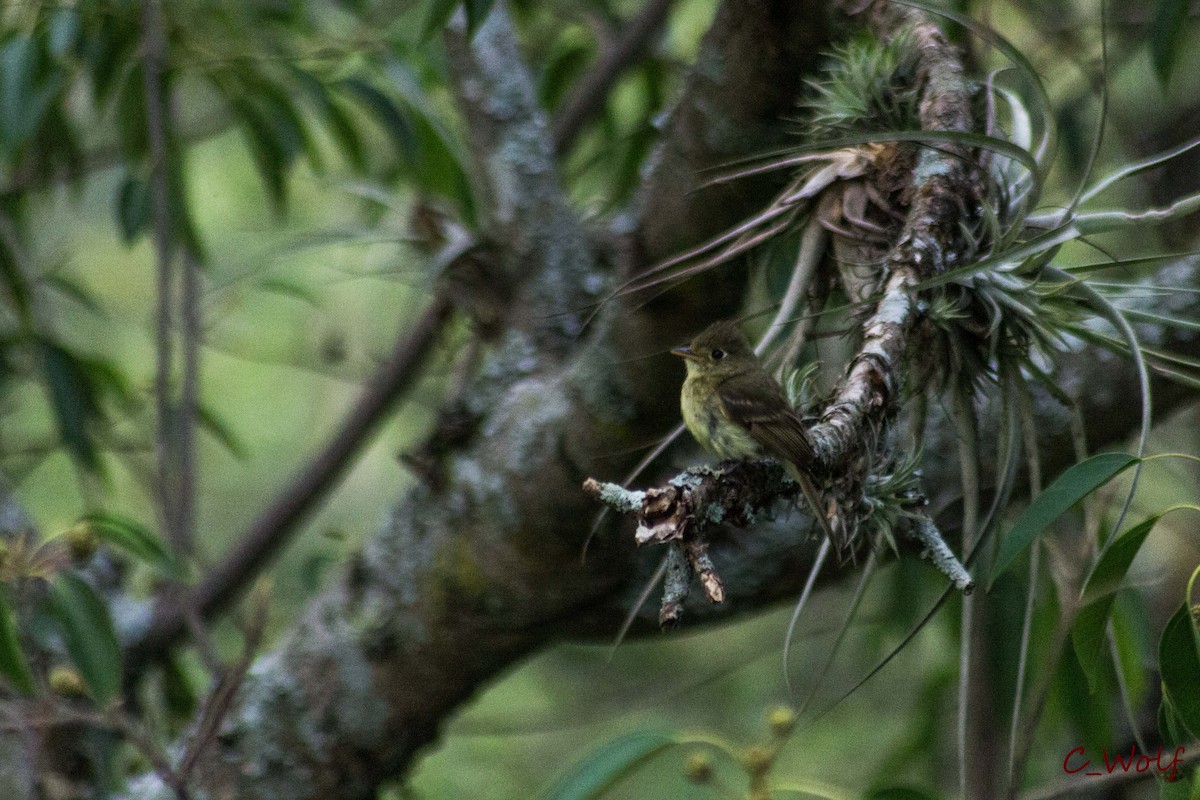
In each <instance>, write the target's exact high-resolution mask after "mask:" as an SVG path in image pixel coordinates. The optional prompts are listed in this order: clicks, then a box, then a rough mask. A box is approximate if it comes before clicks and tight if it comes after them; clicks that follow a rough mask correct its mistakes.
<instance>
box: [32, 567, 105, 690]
mask: <svg viewBox="0 0 1200 800" xmlns="http://www.w3.org/2000/svg"><path fill="white" fill-rule="evenodd" d="M50 610H51V613H52V614H53V615H54V618H55V619H56V620H57V621H58V623H59V625H60V627H61V630H62V635H63V643H64V644H65V645H66V647H67V653H68V654H69V655H70V656H71V661H73V662H74V664H75V666H76V667H77V668H78V669H79V674H80V675H82V676H83V679H84V681H85V682H87V685H88V688H89V689H90V690H91V693H92V697H93V698H94V699H95V700H96V702H97V703H99V704H100V705H105V704H107V703H108V702H109V701H110V700H112V699H113V698H114V697H116V696H117V693H118V692H119V691H120V689H121V646H120V644H119V643H118V642H117V634H116V631H115V630H114V629H113V623H112V618H111V617H109V615H108V609H106V608H105V607H104V604H103V603H102V602H100V598H99V597H97V596H96V593H95V592H94V591H92V587H91V586H89V585H88V584H87V583H85V582H84V581H83V579H82V578H80V577H78V576H77V575H72V574H71V573H63V574H62V575H60V576H59V577H58V579H57V580H55V581H54V582H53V583H52V584H51V585H50Z"/></svg>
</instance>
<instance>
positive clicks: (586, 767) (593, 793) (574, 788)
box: [546, 731, 676, 800]
mask: <svg viewBox="0 0 1200 800" xmlns="http://www.w3.org/2000/svg"><path fill="white" fill-rule="evenodd" d="M675 743H676V738H675V737H674V736H672V735H670V734H665V733H660V732H655V731H637V732H635V733H630V734H627V735H625V736H621V737H619V738H617V739H614V740H612V741H611V742H609V743H608V744H605V745H602V746H601V747H598V748H596V749H595V750H593V751H592V752H591V753H589V754H587V755H586V756H585V757H584V758H583V759H582V760H581V761H580V762H579V763H577V764H576V765H575V766H574V768H573V769H572V770H571V772H570V773H569V774H568V775H567V776H566V777H564V778H563V779H562V780H560V781H559V782H558V783H557V784H556V785H555V786H554V788H553V789H551V790H550V792H549V794H547V795H546V800H590V799H591V798H596V797H599V796H600V795H601V794H603V793H604V792H605V791H607V790H608V789H610V788H612V786H614V785H615V784H616V783H617V781H619V780H621V779H622V778H624V777H625V776H626V775H629V774H630V773H631V772H633V770H634V769H636V768H637V767H638V766H640V765H641V764H643V763H645V762H646V761H647V760H648V759H650V758H652V757H653V756H656V755H658V754H659V753H661V752H662V751H664V750H666V749H667V748H668V747H671V746H672V745H674V744H675Z"/></svg>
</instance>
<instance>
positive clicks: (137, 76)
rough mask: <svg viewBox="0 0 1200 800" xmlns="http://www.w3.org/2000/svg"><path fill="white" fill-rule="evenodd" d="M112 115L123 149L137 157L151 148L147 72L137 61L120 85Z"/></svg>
mask: <svg viewBox="0 0 1200 800" xmlns="http://www.w3.org/2000/svg"><path fill="white" fill-rule="evenodd" d="M113 119H114V121H115V122H116V124H117V133H118V134H119V139H120V142H121V153H122V154H123V155H124V156H125V158H126V159H127V160H128V161H137V160H139V159H141V158H143V157H145V156H146V155H147V154H148V153H149V152H150V129H149V122H148V121H147V120H148V119H149V117H148V116H147V112H146V76H145V70H144V69H143V67H142V65H141V63H138V64H137V65H136V66H134V67H133V68H132V69H131V70H129V74H128V75H126V76H125V80H124V81H123V82H122V83H121V85H120V87H119V88H118V89H117V99H116V109H115V112H114V114H113Z"/></svg>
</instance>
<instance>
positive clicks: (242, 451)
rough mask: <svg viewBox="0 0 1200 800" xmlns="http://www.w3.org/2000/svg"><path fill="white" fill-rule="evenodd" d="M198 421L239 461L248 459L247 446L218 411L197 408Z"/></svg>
mask: <svg viewBox="0 0 1200 800" xmlns="http://www.w3.org/2000/svg"><path fill="white" fill-rule="evenodd" d="M196 421H197V422H198V423H200V427H201V428H203V429H204V430H206V431H208V433H209V435H211V436H212V437H213V438H214V439H216V440H217V441H218V442H220V443H221V444H222V445H224V446H225V449H226V450H228V451H229V452H230V454H231V455H233V457H234V458H236V459H237V460H238V461H243V460H245V458H246V446H245V445H244V444H243V443H242V440H241V439H239V438H238V437H237V434H235V433H234V432H233V428H231V427H230V426H229V423H227V422H226V421H225V420H224V419H223V418H222V417H221V416H220V415H219V414H218V413H217V412H216V411H214V410H213V409H211V408H209V407H208V406H206V405H198V406H197V407H196Z"/></svg>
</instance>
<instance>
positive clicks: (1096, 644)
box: [1071, 515, 1161, 692]
mask: <svg viewBox="0 0 1200 800" xmlns="http://www.w3.org/2000/svg"><path fill="white" fill-rule="evenodd" d="M1159 519H1161V515H1156V516H1153V517H1150V518H1149V519H1146V520H1143V521H1142V522H1141V523H1139V524H1137V525H1135V526H1133V527H1132V528H1130V529H1129V530H1127V531H1125V532H1124V533H1122V534H1121V535H1120V536H1118V537H1117V538H1116V539H1114V540H1113V541H1112V542H1111V543H1110V544H1109V545H1108V547H1107V548H1105V551H1104V553H1103V554H1102V555H1101V556H1100V561H1099V562H1098V563H1097V564H1096V566H1095V568H1094V569H1093V570H1092V574H1091V575H1089V576H1088V579H1087V583H1086V584H1085V586H1084V590H1083V599H1082V601H1081V604H1082V605H1081V608H1080V609H1079V613H1078V615H1076V617H1075V626H1074V628H1072V630H1071V641H1072V643H1073V644H1074V646H1075V655H1076V657H1077V658H1078V659H1079V664H1080V666H1081V667H1082V668H1083V672H1084V674H1085V675H1087V680H1088V688H1089V689H1090V690H1091V691H1092V692H1095V691H1096V689H1097V688H1098V687H1099V685H1100V679H1101V675H1102V673H1103V670H1104V665H1105V664H1106V663H1108V651H1107V648H1106V647H1105V646H1104V643H1105V642H1106V641H1107V638H1108V636H1107V632H1108V618H1109V615H1110V614H1111V613H1112V607H1113V602H1114V601H1115V600H1116V595H1117V590H1118V589H1120V588H1121V583H1122V582H1123V581H1124V580H1125V573H1127V572H1128V571H1129V565H1130V564H1132V563H1133V559H1134V557H1135V556H1137V554H1138V551H1139V550H1140V549H1141V547H1142V543H1143V542H1145V541H1146V537H1147V536H1149V535H1150V531H1151V530H1152V529H1153V528H1154V525H1155V523H1157V522H1158V520H1159Z"/></svg>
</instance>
